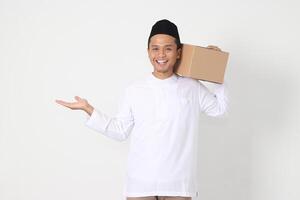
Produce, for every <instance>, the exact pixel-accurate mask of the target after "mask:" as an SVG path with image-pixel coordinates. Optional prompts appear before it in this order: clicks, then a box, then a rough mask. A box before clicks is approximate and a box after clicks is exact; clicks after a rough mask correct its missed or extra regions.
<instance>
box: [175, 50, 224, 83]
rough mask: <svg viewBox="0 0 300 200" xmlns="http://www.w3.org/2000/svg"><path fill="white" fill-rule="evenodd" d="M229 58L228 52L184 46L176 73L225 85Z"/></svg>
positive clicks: (176, 66)
mask: <svg viewBox="0 0 300 200" xmlns="http://www.w3.org/2000/svg"><path fill="white" fill-rule="evenodd" d="M228 56H229V53H228V52H224V51H217V50H213V49H208V48H206V47H200V46H195V45H190V44H183V46H182V53H181V59H180V60H178V62H177V63H176V65H175V68H174V72H175V73H176V74H178V75H180V76H186V77H191V78H194V79H197V80H204V81H209V82H214V83H223V82H224V74H225V69H226V65H227V60H228Z"/></svg>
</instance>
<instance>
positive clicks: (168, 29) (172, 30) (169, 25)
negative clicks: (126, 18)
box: [148, 19, 181, 45]
mask: <svg viewBox="0 0 300 200" xmlns="http://www.w3.org/2000/svg"><path fill="white" fill-rule="evenodd" d="M156 34H166V35H170V36H172V37H174V38H176V39H177V40H178V43H179V44H180V43H181V42H180V37H179V33H178V29H177V26H176V25H175V24H174V23H173V22H170V21H169V20H167V19H163V20H159V21H157V22H156V23H155V24H154V25H153V26H152V29H151V33H150V35H149V38H148V45H149V42H150V38H151V37H152V36H154V35H156Z"/></svg>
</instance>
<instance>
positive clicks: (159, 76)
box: [152, 71, 174, 79]
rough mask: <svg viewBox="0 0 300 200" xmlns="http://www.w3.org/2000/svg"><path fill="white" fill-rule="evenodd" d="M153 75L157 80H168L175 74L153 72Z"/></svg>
mask: <svg viewBox="0 0 300 200" xmlns="http://www.w3.org/2000/svg"><path fill="white" fill-rule="evenodd" d="M152 74H153V75H154V76H155V77H156V78H159V79H166V78H169V77H171V76H172V75H173V74H174V72H168V73H160V72H156V71H153V72H152Z"/></svg>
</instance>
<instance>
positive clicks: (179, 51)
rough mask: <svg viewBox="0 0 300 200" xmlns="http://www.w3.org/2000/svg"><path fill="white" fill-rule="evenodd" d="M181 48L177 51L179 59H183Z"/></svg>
mask: <svg viewBox="0 0 300 200" xmlns="http://www.w3.org/2000/svg"><path fill="white" fill-rule="evenodd" d="M181 52H182V50H181V48H179V49H177V59H180V58H181Z"/></svg>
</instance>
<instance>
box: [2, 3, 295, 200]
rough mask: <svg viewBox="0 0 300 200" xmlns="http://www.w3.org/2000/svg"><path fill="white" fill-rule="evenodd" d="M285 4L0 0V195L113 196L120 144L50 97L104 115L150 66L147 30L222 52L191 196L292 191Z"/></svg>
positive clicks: (120, 170)
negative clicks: (158, 25)
mask: <svg viewBox="0 0 300 200" xmlns="http://www.w3.org/2000/svg"><path fill="white" fill-rule="evenodd" d="M299 8H300V6H299V3H298V2H297V1H296V0H294V1H293V0H291V1H284V0H277V1H276V0H272V1H271V0H260V1H258V0H254V1H238V0H231V1H213V0H212V1H200V0H199V1H198V0H197V1H182V0H180V1H174V0H172V1H158V0H152V1H139V0H136V1H116V0H110V1H99V0H98V1H96V0H85V1H78V0H72V1H71V0H51V1H50V0H49V1H47V0H40V1H38V0H27V1H21V0H19V1H17V0H10V1H9V0H0V94H1V97H0V199H1V200H40V199H43V200H53V199H56V200H65V199H72V200H82V199H89V200H100V199H108V200H113V199H121V198H122V188H123V178H124V173H125V162H126V156H127V151H128V144H129V141H128V140H127V141H125V142H117V141H114V140H111V139H109V138H107V137H105V136H104V135H102V134H100V133H97V132H95V131H93V130H90V129H88V128H87V127H85V126H84V122H85V120H86V118H87V115H86V114H85V113H83V112H82V111H73V110H69V109H66V108H64V107H62V106H60V105H58V104H56V103H55V102H54V101H55V99H63V100H67V101H73V98H74V96H75V95H79V96H81V97H84V98H86V99H88V100H89V102H90V103H91V104H92V105H94V106H95V107H97V108H99V109H101V110H102V111H104V112H106V113H107V114H110V115H114V114H115V113H116V111H117V105H118V102H119V100H120V96H121V94H122V91H123V89H124V88H125V87H126V85H127V84H129V83H130V82H131V81H132V80H135V79H137V78H139V77H143V76H144V75H146V74H148V73H150V72H151V71H152V66H151V64H150V62H149V61H148V57H147V53H146V46H147V38H148V35H149V33H150V29H151V26H152V25H153V24H154V22H156V21H157V20H159V19H162V18H167V19H169V20H171V21H174V22H175V23H176V24H177V26H178V28H179V32H180V36H181V40H182V42H184V43H191V44H196V45H200V46H206V45H209V44H211V45H217V46H219V47H220V48H221V49H222V50H224V51H228V52H230V58H229V62H228V66H227V67H228V68H227V71H226V76H225V79H226V81H227V84H228V90H229V93H230V105H229V106H230V110H229V114H228V115H227V116H226V117H225V118H223V119H215V118H209V117H206V116H203V118H202V120H201V123H202V126H203V132H201V133H199V134H200V140H199V143H200V146H201V148H200V150H201V152H200V158H199V159H200V164H201V173H200V174H201V176H200V177H199V181H200V184H201V187H200V188H199V191H200V197H199V199H205V200H219V199H222V200H298V199H300V190H299V185H300V172H299V169H300V156H299V155H300V139H299V137H300V136H299V134H300V125H299V114H300V112H299V111H300V110H299V108H300V106H299V100H300V98H299V97H300V90H299V86H300V81H299V72H300V70H299V63H300V59H299V58H300V56H299V53H300V48H299V44H300V42H299V41H300V39H299V35H300V29H299V19H300V14H299Z"/></svg>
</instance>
